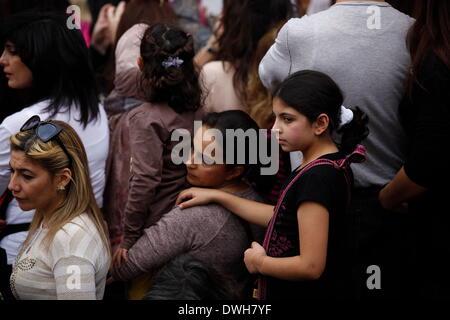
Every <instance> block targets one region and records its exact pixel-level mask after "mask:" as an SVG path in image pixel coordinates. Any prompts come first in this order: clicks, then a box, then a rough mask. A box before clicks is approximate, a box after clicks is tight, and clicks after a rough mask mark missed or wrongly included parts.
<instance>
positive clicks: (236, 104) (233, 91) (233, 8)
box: [196, 0, 292, 112]
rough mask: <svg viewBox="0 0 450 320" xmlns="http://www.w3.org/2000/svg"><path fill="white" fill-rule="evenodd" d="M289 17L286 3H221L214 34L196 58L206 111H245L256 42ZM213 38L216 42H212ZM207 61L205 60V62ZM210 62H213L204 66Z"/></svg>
mask: <svg viewBox="0 0 450 320" xmlns="http://www.w3.org/2000/svg"><path fill="white" fill-rule="evenodd" d="M291 16H292V4H291V2H290V0H270V1H267V0H245V1H242V2H241V1H232V0H225V1H224V7H223V11H222V16H221V17H220V20H219V26H218V28H217V30H216V34H215V35H214V36H213V37H212V39H210V41H209V44H208V47H207V48H205V49H203V50H202V51H201V52H200V53H199V54H198V55H197V57H196V61H197V64H198V65H199V66H203V68H202V72H201V78H202V81H203V83H204V85H205V89H206V90H205V91H206V92H205V94H206V101H205V107H206V108H207V109H208V111H216V112H220V111H224V110H229V109H241V110H244V111H248V110H247V109H248V107H249V106H247V105H246V102H247V98H248V95H247V81H248V79H249V73H250V71H251V68H252V65H255V64H258V63H259V61H255V59H256V57H255V51H256V49H257V47H258V43H259V40H260V39H261V38H262V37H263V36H264V35H265V34H266V33H267V32H268V31H269V30H271V29H272V28H274V27H276V26H277V25H278V24H279V23H281V22H283V21H286V20H287V19H288V18H289V17H291ZM216 39H217V40H216ZM207 59H209V60H207ZM210 60H217V61H213V62H210V63H207V64H205V62H208V61H210Z"/></svg>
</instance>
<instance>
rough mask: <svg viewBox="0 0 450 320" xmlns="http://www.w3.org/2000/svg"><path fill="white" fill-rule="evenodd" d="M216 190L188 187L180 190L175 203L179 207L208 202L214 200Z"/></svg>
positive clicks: (183, 207) (184, 207)
mask: <svg viewBox="0 0 450 320" xmlns="http://www.w3.org/2000/svg"><path fill="white" fill-rule="evenodd" d="M216 192H217V190H212V189H203V188H189V189H186V190H183V191H181V192H180V194H179V195H178V198H177V201H176V202H175V204H176V205H177V206H178V207H180V208H181V209H186V208H190V207H195V206H201V205H204V204H208V203H211V202H214V199H215V194H216Z"/></svg>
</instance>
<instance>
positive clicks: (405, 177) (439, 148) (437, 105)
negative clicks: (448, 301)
mask: <svg viewBox="0 0 450 320" xmlns="http://www.w3.org/2000/svg"><path fill="white" fill-rule="evenodd" d="M417 5H418V6H417V10H416V14H415V16H416V22H415V24H414V25H413V26H412V28H411V29H410V32H409V35H408V45H409V49H410V52H411V58H412V66H411V73H410V76H409V80H408V86H407V88H408V90H407V94H406V97H405V98H404V101H403V103H402V105H401V108H400V112H401V118H402V120H403V124H404V128H405V130H406V133H407V135H408V138H409V149H408V153H407V157H406V161H405V164H404V165H403V167H402V168H401V170H400V171H399V172H398V173H397V175H396V176H395V178H394V179H393V180H392V181H391V182H390V183H389V184H388V185H387V186H385V187H384V189H382V190H381V192H380V201H381V203H382V205H383V206H384V207H385V208H389V209H398V210H401V211H405V209H406V207H407V210H408V214H409V215H410V221H411V226H410V227H409V228H408V229H407V231H411V234H412V237H413V239H412V244H413V247H414V257H413V259H414V260H413V261H414V262H413V264H414V268H413V270H412V274H413V275H414V276H416V277H415V280H414V290H415V291H414V292H415V293H416V294H417V295H418V296H422V297H432V298H449V297H450V276H449V273H448V270H449V269H450V236H449V235H450V233H449V230H450V218H449V215H448V207H449V205H448V200H447V199H448V195H449V191H450V189H449V187H448V181H449V180H450V170H449V166H448V161H445V158H444V159H440V158H442V157H443V155H442V153H443V152H444V150H443V148H444V149H445V148H446V147H445V146H446V145H448V142H449V140H450V134H449V128H450V91H449V87H450V3H449V2H448V1H439V0H426V1H417ZM406 204H407V205H406ZM407 268H410V266H409V265H408V266H407ZM417 275H420V276H419V277H417ZM408 281H411V278H409V279H408Z"/></svg>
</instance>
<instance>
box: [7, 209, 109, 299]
mask: <svg viewBox="0 0 450 320" xmlns="http://www.w3.org/2000/svg"><path fill="white" fill-rule="evenodd" d="M47 232H48V229H46V228H42V227H40V228H39V229H38V230H37V231H36V232H35V234H34V236H33V238H32V241H31V243H30V244H29V245H27V247H26V248H22V250H21V252H20V254H19V255H18V256H17V258H16V260H15V262H14V268H13V273H12V275H11V279H10V280H11V281H10V282H11V289H12V292H13V293H14V295H15V297H16V299H21V300H57V299H58V300H101V299H102V298H103V293H104V289H105V282H106V276H107V272H108V268H109V264H110V258H109V253H108V250H107V248H106V247H105V246H104V244H103V242H102V240H101V237H100V234H99V232H98V230H97V228H96V227H95V225H94V223H93V222H92V221H91V219H90V218H89V217H88V216H87V215H86V214H83V215H81V216H79V217H77V218H75V219H73V220H72V221H71V222H69V223H67V224H66V225H65V226H64V227H63V228H62V229H61V230H60V231H59V232H58V233H57V234H56V235H55V238H54V239H53V241H52V242H51V244H50V247H49V248H45V246H44V244H43V239H44V237H45V235H46V234H47Z"/></svg>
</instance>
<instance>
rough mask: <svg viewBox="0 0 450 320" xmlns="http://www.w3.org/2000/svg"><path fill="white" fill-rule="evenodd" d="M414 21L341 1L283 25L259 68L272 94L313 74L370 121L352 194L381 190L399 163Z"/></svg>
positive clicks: (387, 8) (376, 5)
mask: <svg viewBox="0 0 450 320" xmlns="http://www.w3.org/2000/svg"><path fill="white" fill-rule="evenodd" d="M413 22H414V20H413V19H412V18H410V17H409V16H407V15H405V14H403V13H401V12H399V11H397V10H396V9H394V8H392V7H391V5H389V4H388V3H386V2H374V1H363V2H358V1H346V2H340V3H337V4H335V5H334V6H332V7H331V8H330V9H328V10H325V11H322V12H319V13H317V14H314V15H312V16H305V17H303V18H301V19H291V20H289V21H288V22H287V23H286V24H285V25H284V26H283V28H282V29H281V31H280V33H279V34H278V37H277V39H276V42H275V44H274V45H273V46H272V47H271V48H270V50H269V51H268V53H267V54H266V56H265V57H264V59H263V60H262V62H261V64H260V66H259V75H260V77H261V80H262V82H263V83H264V85H265V86H266V87H267V88H269V89H270V90H274V89H275V87H276V86H277V85H278V84H279V83H280V82H282V81H283V80H284V79H285V78H286V77H287V76H289V75H290V74H292V73H294V72H296V71H300V70H306V69H309V70H316V71H320V72H323V73H326V74H327V75H329V76H330V77H331V78H332V79H333V80H334V81H336V83H337V84H338V85H339V87H340V88H341V90H342V92H343V94H344V97H345V100H344V105H345V106H347V107H354V106H359V107H360V108H361V109H362V110H363V111H364V112H365V113H366V114H367V115H368V116H369V129H370V135H369V137H368V138H367V139H366V140H365V141H364V142H363V144H364V145H365V146H366V148H367V152H368V157H367V161H366V162H365V163H363V164H358V165H357V166H354V167H353V168H352V169H353V172H354V174H355V184H356V186H357V187H371V186H382V185H384V184H386V183H388V182H389V181H390V180H391V179H392V178H393V177H394V175H395V174H396V172H397V171H398V170H399V169H400V167H401V166H402V164H403V160H404V151H405V142H406V141H405V134H404V132H403V129H402V127H401V125H400V121H399V117H398V107H399V104H400V100H401V98H402V96H403V92H404V91H403V89H404V86H405V79H406V75H407V72H408V68H409V65H410V56H409V53H408V50H407V47H406V35H407V32H408V29H409V27H410V26H411V25H412V23H413Z"/></svg>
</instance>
